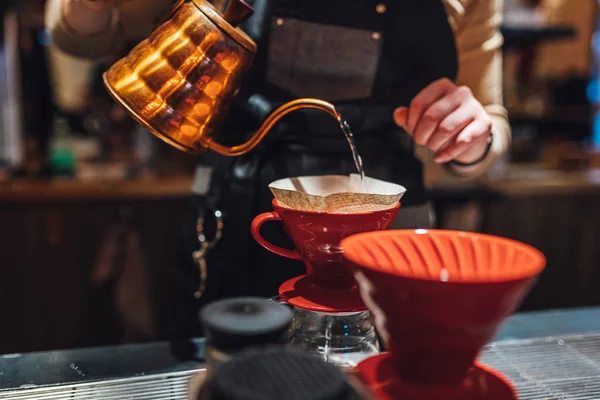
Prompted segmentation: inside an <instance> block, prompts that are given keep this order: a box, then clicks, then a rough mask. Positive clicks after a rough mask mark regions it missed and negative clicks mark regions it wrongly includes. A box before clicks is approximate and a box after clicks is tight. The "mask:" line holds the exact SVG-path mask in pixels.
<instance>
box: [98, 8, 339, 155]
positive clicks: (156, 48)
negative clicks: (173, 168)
mask: <svg viewBox="0 0 600 400" xmlns="http://www.w3.org/2000/svg"><path fill="white" fill-rule="evenodd" d="M253 12H254V10H253V9H252V7H250V5H248V4H247V3H246V2H245V1H244V0H230V2H229V5H228V6H227V8H226V10H225V12H224V13H223V15H222V14H221V13H220V12H218V11H217V10H216V9H215V7H214V6H212V5H211V4H210V3H208V2H207V1H206V0H179V1H177V3H176V5H175V7H174V9H173V12H172V14H171V17H170V18H169V19H167V20H166V21H165V22H164V23H162V24H161V25H160V26H158V27H157V28H156V29H155V30H154V32H153V33H152V35H150V37H149V38H147V39H146V40H144V41H143V42H141V43H140V44H138V45H137V46H136V47H135V48H134V49H133V50H132V51H131V52H130V53H129V54H128V55H127V56H126V57H125V58H123V59H121V60H119V61H117V62H116V63H115V64H114V65H113V66H112V67H111V68H110V69H109V70H108V71H107V72H106V73H105V74H104V83H105V86H106V88H107V89H108V91H109V92H110V94H111V95H112V97H113V98H114V99H115V100H116V101H117V102H118V103H120V104H121V105H123V106H124V107H125V109H127V111H128V112H129V113H130V114H131V116H132V117H133V118H134V119H135V120H136V121H137V122H139V123H140V124H142V125H143V126H145V127H146V128H147V129H148V130H150V131H151V132H152V133H154V134H155V135H156V136H158V137H159V138H161V139H162V140H164V141H166V142H167V143H169V144H171V145H172V146H174V147H176V148H178V149H180V150H183V151H186V152H189V153H196V154H198V153H203V152H205V151H206V150H207V149H211V150H213V151H216V152H217V153H220V154H223V155H227V156H237V155H241V154H244V153H246V152H248V151H250V150H252V149H253V148H254V147H256V145H258V144H259V143H260V141H261V140H262V139H263V138H264V137H265V135H266V134H267V133H268V132H269V130H270V129H271V128H272V127H273V125H275V124H276V123H277V121H279V120H280V119H281V118H282V117H284V116H285V115H287V114H288V113H290V112H292V111H295V110H297V109H300V108H314V109H319V110H322V111H325V112H327V113H329V114H331V115H332V116H333V117H334V118H336V119H337V120H338V121H340V119H341V117H340V115H339V114H338V112H337V111H336V110H335V107H334V106H333V105H332V104H330V103H328V102H326V101H323V100H318V99H297V100H293V101H291V102H288V103H286V104H284V105H282V106H280V107H279V108H278V109H276V110H275V111H273V112H272V113H271V114H270V115H269V116H268V117H267V119H266V120H265V121H264V122H263V124H262V126H261V127H260V128H259V129H258V130H257V131H256V133H255V134H254V135H253V136H252V137H251V138H250V139H248V140H247V141H246V142H245V143H242V144H240V145H237V146H232V147H228V146H224V145H222V144H219V143H217V142H215V141H213V134H214V132H215V130H216V129H217V128H218V126H219V125H220V123H221V122H222V121H223V120H224V118H225V116H226V114H227V110H228V106H229V104H230V102H231V100H232V98H233V97H234V96H235V95H236V93H237V92H238V90H239V88H240V86H241V84H242V78H243V75H244V73H245V72H246V71H247V70H248V69H249V68H250V65H251V64H252V61H253V59H254V55H255V54H256V43H255V42H254V41H253V40H252V39H251V38H250V37H249V36H248V35H246V34H245V33H244V32H243V31H242V30H241V29H240V28H239V27H238V26H239V25H240V24H241V23H243V22H244V21H245V20H247V19H248V18H249V17H250V16H251V15H252V14H253Z"/></svg>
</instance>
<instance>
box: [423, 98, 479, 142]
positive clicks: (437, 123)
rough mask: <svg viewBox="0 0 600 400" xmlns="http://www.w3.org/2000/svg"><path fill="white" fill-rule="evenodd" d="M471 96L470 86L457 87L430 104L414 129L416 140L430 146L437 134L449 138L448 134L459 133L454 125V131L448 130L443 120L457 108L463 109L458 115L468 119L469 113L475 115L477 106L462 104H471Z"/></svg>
mask: <svg viewBox="0 0 600 400" xmlns="http://www.w3.org/2000/svg"><path fill="white" fill-rule="evenodd" d="M471 97H472V94H471V91H470V90H469V89H468V88H466V87H457V88H454V89H453V90H452V91H451V92H449V93H448V94H447V95H446V96H444V97H442V98H441V99H438V100H437V101H436V102H435V103H433V104H432V105H431V106H429V108H427V110H425V112H424V113H423V115H422V116H421V119H420V120H419V122H418V123H417V126H416V128H415V130H414V134H413V137H414V138H415V142H416V143H417V144H420V145H421V146H427V147H430V146H429V142H430V140H431V139H432V137H433V136H437V135H438V133H439V134H441V135H442V136H444V138H445V139H448V135H449V134H451V133H453V134H457V133H458V132H459V131H458V130H456V128H455V127H454V126H451V128H453V129H451V130H452V132H448V130H447V129H445V127H444V126H442V122H444V121H445V120H446V119H447V117H448V116H449V115H451V114H453V113H454V112H455V111H456V110H457V109H460V110H461V112H460V113H458V115H459V116H460V117H462V118H465V119H468V118H469V117H468V115H467V114H468V113H470V114H471V115H475V114H476V113H477V111H478V110H477V109H476V108H475V107H471V108H472V109H470V108H469V107H462V106H461V105H463V104H465V105H466V104H469V105H470V103H469V99H470V98H471ZM464 125H466V124H463V126H464Z"/></svg>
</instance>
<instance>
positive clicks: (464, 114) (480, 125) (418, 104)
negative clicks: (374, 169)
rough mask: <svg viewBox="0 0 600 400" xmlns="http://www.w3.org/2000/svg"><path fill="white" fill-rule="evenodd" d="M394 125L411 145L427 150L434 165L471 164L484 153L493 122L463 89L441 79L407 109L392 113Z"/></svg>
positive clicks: (471, 95)
mask: <svg viewBox="0 0 600 400" xmlns="http://www.w3.org/2000/svg"><path fill="white" fill-rule="evenodd" d="M394 121H396V124H397V125H399V126H400V127H402V128H403V129H404V130H405V131H406V132H407V133H408V134H409V135H411V136H412V137H413V139H414V141H415V142H416V143H417V144H419V145H421V146H425V147H427V148H429V149H430V150H431V151H432V152H433V153H434V154H435V156H434V160H435V162H437V163H446V162H449V161H452V160H455V161H458V162H461V163H467V164H468V163H472V162H475V161H477V160H478V159H480V158H481V157H482V156H483V155H484V154H485V152H486V149H487V146H488V144H489V141H490V139H491V130H492V119H491V118H490V116H489V115H488V113H487V112H486V111H485V109H484V108H483V106H482V105H481V103H479V101H477V99H476V98H475V97H474V96H473V93H471V90H470V89H469V88H467V87H465V86H457V85H456V84H454V83H453V82H452V81H450V80H448V79H440V80H437V81H435V82H433V83H432V84H430V85H429V86H427V87H426V88H425V89H423V90H422V91H421V92H420V93H419V94H418V95H417V96H415V98H414V99H413V100H412V101H411V103H410V106H409V107H408V108H407V107H399V108H397V109H396V110H395V111H394Z"/></svg>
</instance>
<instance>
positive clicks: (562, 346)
mask: <svg viewBox="0 0 600 400" xmlns="http://www.w3.org/2000/svg"><path fill="white" fill-rule="evenodd" d="M495 340H496V341H495V342H494V343H491V344H490V345H489V346H488V347H487V348H486V349H485V351H484V352H483V354H482V356H481V359H482V361H483V362H485V363H487V364H488V365H491V366H492V367H494V368H497V369H498V370H500V371H502V372H503V373H504V374H505V375H506V376H507V377H509V378H510V379H511V381H512V382H513V383H514V384H515V386H516V387H517V389H518V390H519V392H520V395H521V398H522V399H523V400H529V399H531V400H533V399H599V398H600V308H589V309H577V310H562V311H549V312H536V313H526V314H520V315H515V316H513V317H512V318H510V319H509V320H508V321H507V322H506V323H505V324H504V326H503V328H502V329H501V330H500V332H499V333H498V335H497V337H496V338H495ZM203 344H204V342H203V340H202V339H198V340H195V341H194V346H193V347H190V348H188V349H187V350H186V351H184V352H181V351H177V352H176V353H179V354H185V355H186V356H187V357H185V359H186V361H182V358H181V357H175V356H174V355H173V354H174V352H173V351H172V350H173V349H172V348H171V346H170V345H169V344H168V343H150V344H141V345H128V346H117V347H105V348H92V349H80V350H68V351H56V352H44V353H31V354H13V355H5V356H1V357H0V399H146V400H148V399H156V400H158V399H164V400H167V399H169V400H175V399H185V398H186V396H185V394H186V390H187V384H188V383H187V382H188V380H189V378H190V376H192V375H193V374H194V373H196V372H197V371H199V370H202V369H203V356H204V348H203ZM178 349H179V348H178ZM179 350H180V349H179Z"/></svg>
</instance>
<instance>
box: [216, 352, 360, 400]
mask: <svg viewBox="0 0 600 400" xmlns="http://www.w3.org/2000/svg"><path fill="white" fill-rule="evenodd" d="M211 390H212V400H256V399H260V400H281V399H286V400H342V399H348V398H349V396H350V395H351V394H352V393H353V390H352V388H351V386H350V385H349V384H348V383H347V381H346V379H345V376H344V374H343V373H342V372H341V371H340V370H338V369H337V368H336V367H335V366H333V365H331V364H328V363H326V362H325V361H323V360H321V359H319V358H317V357H316V356H314V355H311V354H308V353H301V352H297V351H294V350H290V349H284V348H280V347H277V348H265V349H263V350H262V351H260V350H249V351H245V352H243V353H240V354H239V355H238V356H237V357H235V358H233V359H232V360H230V361H228V362H226V363H224V364H221V365H220V366H219V367H218V368H217V370H216V371H215V375H214V377H213V380H212V382H211Z"/></svg>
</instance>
